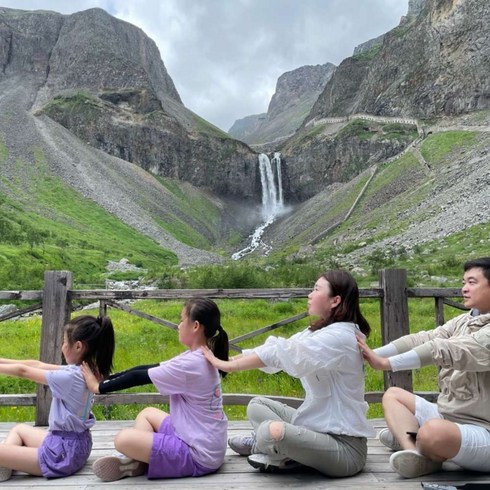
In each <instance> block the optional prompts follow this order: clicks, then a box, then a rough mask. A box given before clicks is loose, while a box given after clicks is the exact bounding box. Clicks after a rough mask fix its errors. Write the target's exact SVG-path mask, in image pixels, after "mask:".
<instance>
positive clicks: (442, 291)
mask: <svg viewBox="0 0 490 490" xmlns="http://www.w3.org/2000/svg"><path fill="white" fill-rule="evenodd" d="M393 270H396V269H393ZM398 270H401V269H398ZM407 295H408V297H409V298H461V288H407Z"/></svg>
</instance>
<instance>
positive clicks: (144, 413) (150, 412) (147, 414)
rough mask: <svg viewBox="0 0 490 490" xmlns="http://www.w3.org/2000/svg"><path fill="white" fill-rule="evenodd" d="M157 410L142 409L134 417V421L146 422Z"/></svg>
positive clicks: (152, 408)
mask: <svg viewBox="0 0 490 490" xmlns="http://www.w3.org/2000/svg"><path fill="white" fill-rule="evenodd" d="M156 410H158V409H156V408H154V407H146V408H143V410H141V412H139V413H138V415H136V419H145V420H148V419H149V418H151V416H152V415H153V414H154V412H155V411H156Z"/></svg>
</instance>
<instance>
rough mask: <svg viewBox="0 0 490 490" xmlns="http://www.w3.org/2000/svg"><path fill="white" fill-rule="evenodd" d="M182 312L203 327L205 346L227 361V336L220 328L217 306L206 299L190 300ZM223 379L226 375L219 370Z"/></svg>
mask: <svg viewBox="0 0 490 490" xmlns="http://www.w3.org/2000/svg"><path fill="white" fill-rule="evenodd" d="M184 310H185V312H186V313H187V316H188V317H189V319H190V320H191V321H192V322H195V321H198V322H199V323H200V324H201V325H202V326H203V327H204V336H205V337H206V343H207V346H208V347H209V348H210V349H211V351H212V352H213V354H214V355H215V356H216V357H217V358H218V359H221V360H222V361H227V360H228V348H229V345H228V334H227V333H226V331H225V330H224V328H223V327H222V326H221V312H220V311H219V308H218V305H217V304H216V303H215V302H214V301H212V300H210V299H208V298H201V297H196V298H191V299H190V300H188V301H187V302H186V303H185V305H184ZM220 374H221V376H222V377H223V378H224V377H225V376H226V373H225V372H223V371H221V370H220Z"/></svg>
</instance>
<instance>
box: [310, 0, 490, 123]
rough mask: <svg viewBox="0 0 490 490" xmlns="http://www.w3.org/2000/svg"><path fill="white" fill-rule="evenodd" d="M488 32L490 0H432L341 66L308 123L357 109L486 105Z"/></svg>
mask: <svg viewBox="0 0 490 490" xmlns="http://www.w3.org/2000/svg"><path fill="white" fill-rule="evenodd" d="M470 26H471V27H470ZM488 32H490V4H489V3H488V2H479V1H477V0H464V1H461V0H427V2H426V5H425V7H424V8H421V10H419V13H418V15H407V16H406V17H404V18H403V19H402V22H401V23H400V25H399V26H398V27H396V28H395V29H393V30H391V31H390V32H388V33H386V35H385V36H384V39H383V43H382V44H378V45H376V46H375V49H374V50H372V51H369V52H368V53H361V54H359V55H357V56H353V57H351V58H348V59H346V60H344V61H343V62H342V63H341V64H340V65H339V67H338V68H337V70H336V72H335V74H334V76H333V77H332V79H331V80H330V82H329V83H328V84H327V86H326V88H325V90H324V92H323V93H322V94H321V96H320V97H319V98H318V100H317V102H316V103H315V106H314V107H313V109H312V111H311V113H310V115H309V116H308V117H307V118H306V121H305V123H307V122H308V121H311V120H314V119H321V118H325V117H332V116H344V115H348V114H353V113H359V112H366V113H369V114H376V115H385V116H405V117H414V118H432V117H440V116H450V115H453V116H454V115H458V114H462V113H466V112H468V111H472V110H479V109H484V108H486V107H488V105H489V103H490V99H489V93H490V81H489V79H488V76H487V74H488V70H489V68H490V44H489V43H488Z"/></svg>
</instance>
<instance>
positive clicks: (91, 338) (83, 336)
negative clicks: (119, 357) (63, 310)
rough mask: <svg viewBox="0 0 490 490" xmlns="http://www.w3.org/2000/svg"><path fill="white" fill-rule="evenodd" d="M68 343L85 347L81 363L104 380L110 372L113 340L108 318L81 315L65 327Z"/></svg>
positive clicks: (113, 348) (112, 330)
mask: <svg viewBox="0 0 490 490" xmlns="http://www.w3.org/2000/svg"><path fill="white" fill-rule="evenodd" d="M65 333H66V338H67V340H68V343H69V344H70V345H73V344H74V343H75V342H78V341H80V342H82V344H83V345H84V347H85V351H84V353H83V359H82V361H85V362H87V363H88V365H89V366H90V369H92V371H93V372H95V373H98V374H99V375H100V376H102V377H103V378H106V377H107V376H108V375H109V374H110V373H111V371H112V359H113V357H114V350H115V339H114V327H113V326H112V322H111V319H110V318H109V317H108V316H102V317H97V318H96V317H94V316H91V315H82V316H78V317H76V318H73V319H72V320H70V321H69V322H68V323H67V324H66V326H65Z"/></svg>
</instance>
